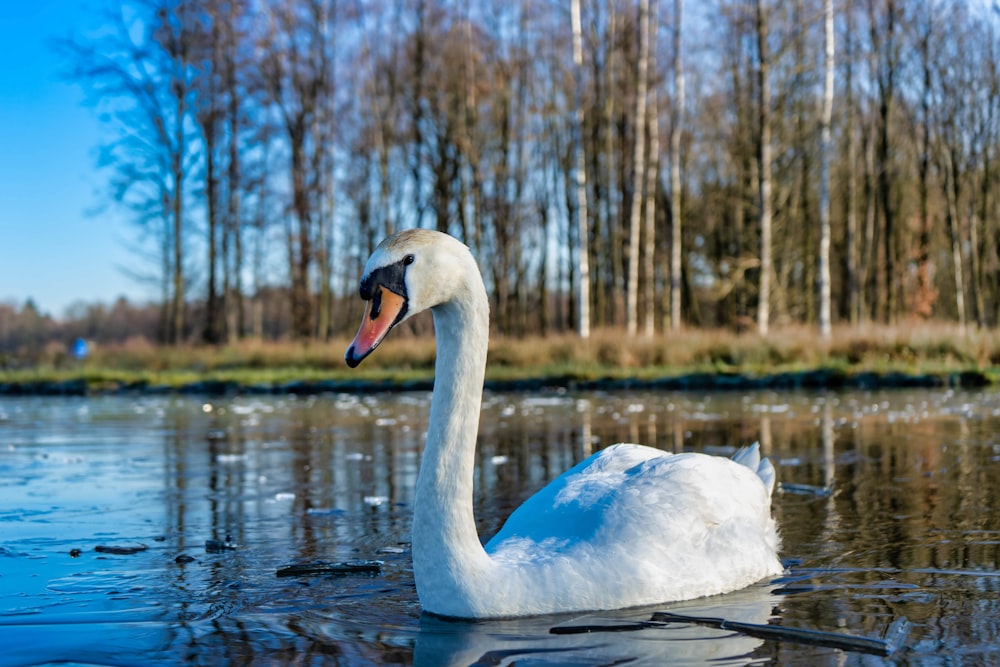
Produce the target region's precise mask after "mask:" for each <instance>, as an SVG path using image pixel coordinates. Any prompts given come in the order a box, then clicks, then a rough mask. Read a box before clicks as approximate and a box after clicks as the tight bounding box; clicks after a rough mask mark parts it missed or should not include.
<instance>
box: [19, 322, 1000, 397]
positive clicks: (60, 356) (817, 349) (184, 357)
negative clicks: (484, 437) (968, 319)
mask: <svg viewBox="0 0 1000 667" xmlns="http://www.w3.org/2000/svg"><path fill="white" fill-rule="evenodd" d="M348 343H349V341H348V340H347V339H343V340H339V339H338V340H332V341H329V342H317V341H306V342H296V341H277V342H273V341H240V342H237V343H234V344H231V345H224V346H218V347H213V346H204V345H184V346H175V347H165V346H160V345H155V344H152V343H149V342H148V341H146V340H143V339H132V340H129V341H126V342H125V343H122V344H119V345H108V346H92V348H91V354H90V356H89V357H88V358H87V359H85V360H82V361H77V360H74V359H71V358H70V357H69V356H68V355H67V354H66V352H65V350H64V349H62V348H61V347H60V348H53V349H51V350H49V351H47V352H46V354H45V355H43V356H42V358H40V359H39V360H37V361H36V362H35V363H31V364H12V365H8V366H7V368H5V369H3V368H0V380H2V381H8V382H9V381H24V380H25V379H67V378H83V379H87V380H88V381H92V382H102V381H114V380H116V379H117V380H119V381H150V382H165V383H167V384H176V383H178V382H182V381H189V380H190V379H192V378H194V379H199V378H200V379H212V378H221V379H231V380H234V381H238V382H277V381H291V380H294V379H303V380H305V379H318V378H335V379H337V378H343V379H370V378H382V379H384V378H404V379H405V378H413V377H429V376H430V375H431V374H432V373H433V367H434V358H435V348H434V339H433V338H432V337H430V336H423V337H420V336H412V335H405V334H404V335H400V336H391V337H390V338H389V339H387V340H386V341H385V342H384V343H383V344H382V346H381V347H380V348H379V351H378V352H377V353H376V354H373V355H372V356H371V357H370V358H369V359H367V360H366V361H365V363H364V364H363V365H362V366H361V367H360V368H358V369H356V370H353V371H352V370H350V369H348V368H347V367H346V366H345V364H344V361H343V354H344V350H345V349H346V348H347V345H348ZM997 367H1000V336H998V335H997V332H996V331H983V330H967V331H964V332H963V331H961V330H959V329H958V328H957V327H954V326H949V325H945V324H940V325H928V324H922V325H920V326H907V325H900V326H895V327H889V326H876V325H868V326H863V327H847V326H842V327H837V328H835V329H834V333H833V336H832V337H831V339H830V340H829V341H823V340H820V339H819V338H818V336H817V335H816V333H815V330H813V329H811V328H808V327H798V326H792V327H784V328H780V329H777V330H773V331H772V332H771V333H770V334H769V335H768V336H766V337H761V336H759V335H757V334H756V333H742V334H738V333H734V332H732V331H728V330H721V329H716V330H704V329H685V330H682V331H679V332H676V333H669V334H659V335H657V336H654V337H652V338H645V337H637V338H634V339H628V338H627V336H626V335H625V333H624V332H623V331H620V330H616V329H602V330H597V331H595V332H594V333H593V335H592V336H591V337H590V338H589V339H588V340H581V339H579V338H577V337H576V336H575V335H572V334H557V335H550V336H545V337H542V336H530V337H525V338H510V337H504V336H498V335H494V337H493V338H492V340H491V342H490V352H489V375H490V376H491V377H496V378H509V377H545V376H556V375H558V376H573V377H598V376H612V377H615V376H617V377H623V376H635V377H650V376H657V375H660V376H666V375H677V374H683V373H690V372H714V373H743V374H750V375H766V374H771V373H779V372H787V371H801V370H808V369H816V368H833V369H840V370H843V371H846V372H858V371H882V372H885V371H903V372H912V373H921V372H954V371H964V370H978V371H981V372H988V373H991V374H993V375H996V374H997V371H996V369H997Z"/></svg>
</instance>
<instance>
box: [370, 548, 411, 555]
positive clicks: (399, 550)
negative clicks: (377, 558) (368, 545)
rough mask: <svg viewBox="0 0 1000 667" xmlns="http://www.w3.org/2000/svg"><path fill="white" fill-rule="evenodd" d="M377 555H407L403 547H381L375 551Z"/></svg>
mask: <svg viewBox="0 0 1000 667" xmlns="http://www.w3.org/2000/svg"><path fill="white" fill-rule="evenodd" d="M375 553H377V554H405V553H406V549H404V548H403V547H379V548H378V549H376V550H375Z"/></svg>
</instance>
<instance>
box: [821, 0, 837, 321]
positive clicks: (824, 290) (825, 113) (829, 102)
mask: <svg viewBox="0 0 1000 667" xmlns="http://www.w3.org/2000/svg"><path fill="white" fill-rule="evenodd" d="M833 65H834V35H833V0H823V69H824V72H823V73H824V77H823V110H822V115H821V119H820V123H821V130H820V133H821V137H820V186H819V333H820V335H821V336H822V337H823V338H826V339H829V338H830V334H831V323H830V320H831V313H830V311H831V304H830V159H831V155H830V125H831V123H832V120H833Z"/></svg>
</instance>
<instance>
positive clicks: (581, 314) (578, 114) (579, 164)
mask: <svg viewBox="0 0 1000 667" xmlns="http://www.w3.org/2000/svg"><path fill="white" fill-rule="evenodd" d="M570 14H571V21H572V24H573V78H574V82H573V84H574V93H573V144H574V153H576V170H575V171H576V217H577V234H578V242H579V247H578V248H577V275H578V280H579V285H578V286H577V299H578V311H577V314H578V318H579V320H578V322H577V334H578V335H579V336H580V338H590V251H589V249H588V245H589V243H588V239H589V233H588V221H587V172H586V169H587V161H586V158H585V156H584V154H583V31H582V28H581V24H580V0H573V1H572V4H571V7H570Z"/></svg>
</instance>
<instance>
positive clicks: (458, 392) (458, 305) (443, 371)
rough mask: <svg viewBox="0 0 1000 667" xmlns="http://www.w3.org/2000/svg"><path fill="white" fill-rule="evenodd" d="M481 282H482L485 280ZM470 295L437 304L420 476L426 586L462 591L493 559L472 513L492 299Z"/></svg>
mask: <svg viewBox="0 0 1000 667" xmlns="http://www.w3.org/2000/svg"><path fill="white" fill-rule="evenodd" d="M480 284H481V283H480ZM480 289H482V290H483V291H482V294H481V295H480V294H477V293H476V292H471V293H469V294H468V295H467V297H468V298H466V299H457V300H453V301H451V302H448V303H446V304H443V305H440V306H436V307H435V308H434V309H433V310H432V312H433V315H434V329H435V335H436V337H437V360H436V362H435V378H434V392H433V395H432V398H431V412H430V421H429V423H428V429H427V444H426V446H425V448H424V453H423V458H422V461H421V465H420V473H419V475H418V477H417V488H416V495H415V498H414V519H413V542H412V546H413V567H414V576H415V577H416V579H417V587H418V591H420V590H434V589H435V588H437V589H439V590H449V589H450V590H453V593H454V595H456V596H461V595H462V594H463V593H462V591H461V590H460V589H462V588H463V587H464V586H465V585H467V582H469V581H472V580H474V579H475V578H476V577H475V576H471V575H472V572H473V571H477V570H481V569H482V568H483V567H485V566H486V563H488V560H489V559H488V557H487V555H486V552H485V551H484V550H483V547H482V544H481V542H480V541H479V536H478V534H477V531H476V524H475V516H474V514H473V477H474V468H475V448H476V436H477V434H478V431H479V413H480V408H481V404H482V390H483V379H484V377H485V372H486V352H487V348H488V344H489V304H488V301H487V298H486V295H485V289H483V288H481V287H480Z"/></svg>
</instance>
